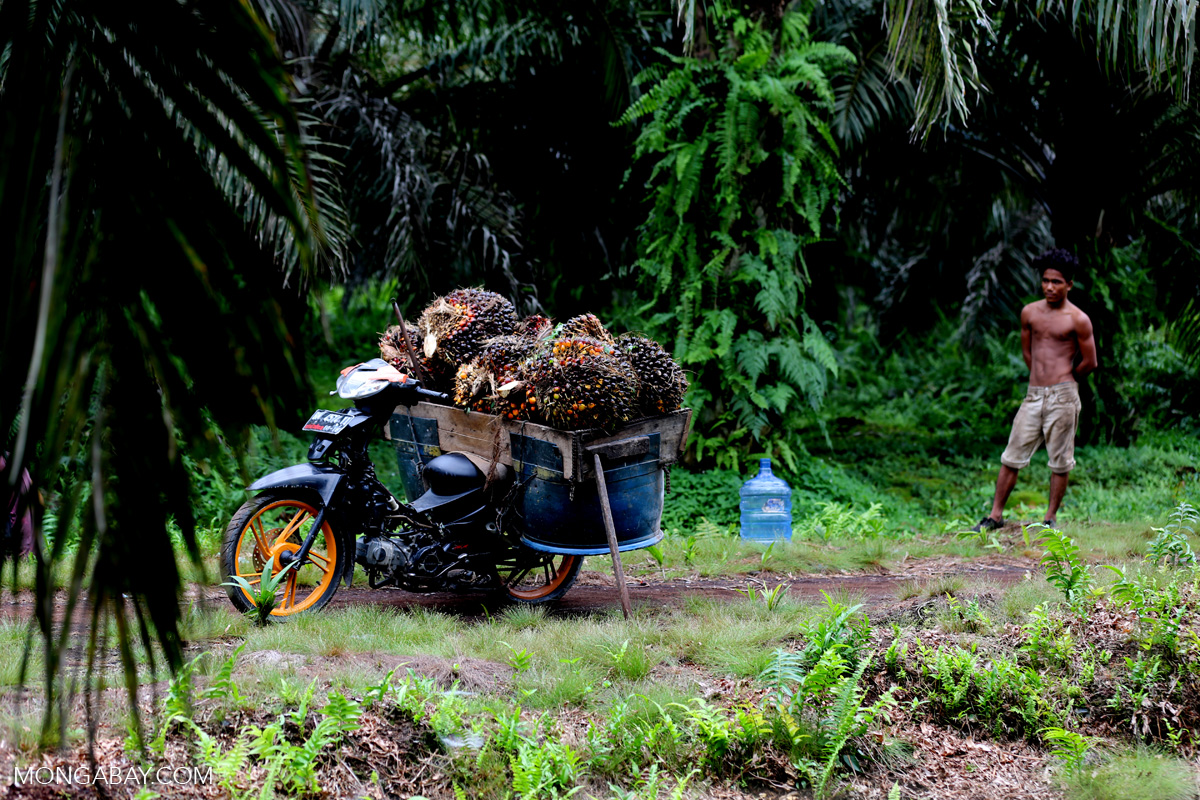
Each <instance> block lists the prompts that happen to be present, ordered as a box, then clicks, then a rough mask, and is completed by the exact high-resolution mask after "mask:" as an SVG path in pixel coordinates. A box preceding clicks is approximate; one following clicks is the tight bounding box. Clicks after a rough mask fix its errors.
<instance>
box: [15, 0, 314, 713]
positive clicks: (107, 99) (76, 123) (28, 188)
mask: <svg viewBox="0 0 1200 800" xmlns="http://www.w3.org/2000/svg"><path fill="white" fill-rule="evenodd" d="M0 51H3V52H7V53H8V60H7V61H6V63H5V65H4V74H3V88H2V90H0V120H2V123H3V130H4V134H3V137H2V138H0V252H3V253H4V258H5V263H8V264H11V265H12V268H11V270H9V271H8V274H7V275H6V276H5V283H6V286H5V290H6V291H5V296H6V303H7V308H6V311H7V314H6V316H5V319H4V324H3V331H4V333H3V335H4V339H3V343H2V345H0V387H2V388H0V430H3V431H6V432H7V433H6V436H5V441H4V443H3V446H2V447H0V449H3V450H7V451H9V452H11V455H12V458H11V459H10V460H9V464H8V467H7V469H9V470H19V469H20V468H21V467H22V466H26V465H27V466H29V467H30V472H31V473H32V475H33V477H34V480H35V481H36V482H37V484H38V485H39V486H42V487H46V488H49V487H57V486H63V487H65V491H64V495H63V499H62V503H61V506H60V508H59V525H58V528H57V530H55V531H53V532H40V533H39V537H38V545H37V548H36V551H35V552H36V557H37V561H38V579H37V580H38V593H39V603H38V606H37V620H38V625H39V627H40V629H41V632H42V634H43V638H44V649H45V663H46V665H47V666H46V670H45V681H46V683H45V691H46V695H47V705H46V708H47V716H46V719H45V730H46V731H53V730H58V731H65V730H67V728H68V726H67V725H66V723H65V720H64V719H62V715H63V714H64V713H65V709H66V708H67V707H68V706H69V704H67V703H65V702H62V698H63V693H64V689H65V687H66V684H65V675H64V672H63V670H62V669H61V666H62V665H63V657H64V654H65V653H66V646H67V644H68V642H67V638H66V637H68V636H69V635H70V632H71V630H72V625H71V619H72V617H73V615H74V614H75V613H76V611H77V609H78V608H79V597H80V594H81V592H82V590H83V589H84V588H85V587H86V589H87V601H88V604H89V606H90V608H89V610H88V613H89V614H90V615H91V619H92V623H93V630H99V629H101V628H104V627H106V624H107V623H106V621H107V620H109V619H111V620H113V621H114V622H115V624H116V630H117V636H116V640H115V643H114V646H115V648H116V655H117V657H118V658H119V659H120V660H121V661H122V663H123V664H124V665H125V666H126V667H127V674H126V685H127V687H128V688H129V690H130V694H131V700H132V699H133V698H134V696H135V694H136V689H137V677H136V669H135V668H134V666H133V665H134V663H135V662H134V659H133V648H134V646H135V644H140V645H141V646H142V647H144V648H145V649H146V651H147V653H148V655H149V657H150V658H151V666H152V668H153V666H154V664H155V662H156V661H157V657H156V656H155V655H154V653H155V652H156V650H155V647H157V648H158V649H157V652H158V653H160V654H161V656H162V657H163V658H165V661H166V663H167V664H168V665H170V666H177V665H179V664H180V663H181V642H180V639H179V634H178V627H177V625H178V619H179V606H178V602H177V598H178V593H179V590H180V576H179V574H178V572H177V568H176V560H175V550H174V547H173V545H172V539H171V535H170V534H169V533H168V526H169V524H172V523H173V524H175V525H177V526H178V529H179V533H180V535H181V537H182V541H183V543H184V546H185V549H186V550H187V551H188V552H189V553H190V554H191V555H192V557H193V558H195V557H197V555H198V551H197V548H196V542H195V533H194V531H195V525H194V521H193V518H192V510H191V504H190V502H189V479H188V476H187V472H186V470H185V469H184V467H183V463H182V459H181V457H180V451H179V447H180V445H184V446H186V447H188V449H189V450H190V451H191V452H193V453H195V454H203V453H205V452H208V451H211V450H213V449H214V448H215V447H216V437H215V436H213V435H212V432H211V430H212V425H211V423H212V422H215V423H216V424H217V425H219V426H221V427H222V428H225V429H227V430H229V431H236V430H238V429H239V427H241V426H244V425H245V424H247V423H250V422H262V421H273V420H275V419H277V418H278V417H279V414H280V411H279V408H278V407H277V406H276V403H275V401H274V398H276V397H295V396H297V395H298V394H300V393H305V392H306V391H307V386H306V384H305V381H304V378H303V372H302V369H301V365H300V364H299V363H298V361H297V357H296V355H295V354H294V352H293V347H294V344H293V342H294V334H293V332H294V331H295V329H296V327H297V325H296V322H297V320H296V315H295V313H294V312H293V309H294V307H295V304H294V302H292V301H290V299H289V297H288V296H287V295H281V293H280V290H279V287H280V283H281V280H282V276H281V274H280V272H279V271H278V270H277V269H276V265H275V263H274V261H273V258H272V253H271V252H270V251H268V250H264V249H263V248H262V247H260V246H259V244H258V242H257V241H256V237H255V231H254V230H252V229H251V228H250V227H249V226H248V224H247V220H246V218H245V210H244V208H243V207H241V206H239V204H238V203H237V202H235V201H234V199H233V198H232V197H231V195H230V193H229V192H227V191H226V190H225V189H224V188H223V187H222V186H221V185H220V183H219V176H217V175H214V173H213V170H212V169H211V166H212V160H211V159H212V157H213V154H214V153H215V154H216V155H217V157H218V158H220V159H223V162H222V163H224V164H225V165H226V169H227V170H228V171H229V172H230V173H236V174H237V175H238V176H239V178H240V179H241V181H242V182H243V183H244V185H245V187H247V188H246V189H245V192H246V194H247V196H251V195H253V196H254V202H255V203H257V204H259V205H260V207H261V208H263V209H266V213H269V214H270V215H274V218H276V219H277V220H279V221H280V224H282V225H284V226H286V227H288V228H289V229H290V231H291V235H292V237H293V239H294V242H295V245H294V246H295V248H296V264H297V265H298V266H299V268H301V269H307V268H308V265H309V264H310V263H311V260H312V257H311V253H312V246H311V245H310V241H311V239H312V237H311V235H310V230H309V226H308V220H311V219H314V218H316V217H317V216H318V214H319V209H318V203H317V200H316V199H315V195H314V191H313V178H312V174H311V171H310V168H309V164H308V162H307V161H306V159H305V158H304V142H303V130H302V126H301V124H300V121H299V117H298V115H297V113H296V110H295V107H294V105H293V103H292V100H291V99H290V92H291V81H290V79H289V77H288V75H287V73H286V71H285V70H284V68H283V65H282V63H281V61H280V59H279V56H278V53H277V52H276V51H275V49H274V47H273V45H272V42H271V38H270V33H269V31H268V30H267V29H266V28H265V27H264V26H263V24H262V21H261V19H260V18H259V17H258V16H257V15H256V14H255V13H254V12H253V11H252V10H250V8H249V7H248V6H246V5H244V4H242V3H240V2H235V1H234V0H230V1H229V2H218V3H203V4H193V3H187V2H185V3H171V4H167V5H156V6H154V7H153V8H143V7H137V8H134V7H130V6H121V5H119V4H117V5H113V4H108V3H102V2H92V0H64V2H61V3H57V4H51V3H41V2H33V1H32V0H12V2H9V0H5V2H4V3H3V5H0ZM234 87H236V89H235V88H234ZM284 413H285V415H286V414H289V413H294V412H291V411H290V410H289V411H286V412H284ZM0 477H4V478H7V475H4V476H0ZM85 496H86V497H87V499H88V502H87V503H83V502H82V500H83V498H84V497H85ZM44 534H48V537H47V536H46V535H44ZM68 534H78V544H77V546H76V552H75V555H74V567H73V570H72V576H71V582H70V586H69V589H68V601H67V614H66V621H65V622H62V621H61V620H56V619H55V616H54V613H53V612H54V609H53V608H52V606H51V601H50V593H49V589H48V587H49V583H48V579H49V575H50V569H51V567H52V566H53V565H54V564H55V563H56V562H57V561H59V560H61V559H62V558H63V557H65V555H66V551H65V547H66V543H67V541H68V539H69V536H68ZM60 622H61V624H60ZM102 644H104V641H103V640H102V639H97V638H93V640H92V647H93V648H95V647H100V646H101V645H102ZM94 655H95V653H94V650H93V656H94ZM89 663H95V662H94V661H92V659H91V658H89Z"/></svg>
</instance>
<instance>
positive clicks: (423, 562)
mask: <svg viewBox="0 0 1200 800" xmlns="http://www.w3.org/2000/svg"><path fill="white" fill-rule="evenodd" d="M335 391H336V393H337V394H338V395H339V396H340V397H342V398H343V399H346V400H352V401H353V403H354V406H353V407H352V408H345V409H342V410H340V411H327V410H318V411H316V412H314V413H313V414H312V416H311V417H310V418H309V420H308V422H306V423H305V425H304V430H305V431H308V432H310V433H313V434H315V438H314V440H313V442H312V444H311V446H310V447H309V450H308V459H307V462H306V463H302V464H297V465H295V466H291V467H286V468H284V469H281V470H278V471H276V472H273V473H271V474H270V475H267V476H265V477H263V478H260V479H259V480H257V481H255V482H254V483H253V484H251V485H250V486H249V491H252V492H255V493H256V495H255V497H254V498H253V499H251V500H249V501H247V502H246V503H245V504H243V505H242V507H241V508H239V509H238V511H237V513H235V514H234V515H233V518H232V519H231V520H230V522H229V525H228V526H227V528H226V531H225V538H224V542H223V545H222V548H221V567H222V571H223V573H224V576H225V580H226V584H225V586H226V591H227V593H228V595H229V599H230V601H231V602H232V603H233V605H234V606H235V607H237V608H238V609H239V610H241V611H249V610H251V609H252V608H254V607H255V596H254V592H255V591H257V589H258V588H259V584H260V583H261V581H262V579H263V576H264V574H266V575H269V576H272V577H269V578H268V580H271V579H272V578H273V577H274V576H278V575H279V573H280V572H281V571H283V570H287V575H286V577H283V578H281V579H280V580H279V586H278V589H277V590H276V603H275V607H274V609H273V610H272V611H271V615H272V616H275V617H287V616H291V615H293V614H298V613H301V612H307V611H316V610H318V609H320V608H322V607H324V606H326V605H327V604H328V603H329V601H330V600H332V599H333V596H334V594H335V593H336V592H337V590H338V587H339V585H340V584H342V583H345V584H346V585H347V586H349V585H350V584H351V581H352V579H353V575H354V567H355V565H358V566H359V567H361V568H362V570H363V571H364V572H365V574H366V576H367V582H368V584H369V585H370V586H371V588H380V587H383V586H396V587H399V588H400V589H403V590H405V591H410V592H467V591H488V592H495V593H500V594H502V595H503V596H504V597H506V598H507V599H508V600H510V601H512V602H516V603H528V604H538V603H547V602H550V601H553V600H557V599H558V598H560V597H562V596H563V595H564V594H566V592H567V591H568V590H569V589H570V588H571V586H572V584H573V583H574V582H575V579H576V577H577V576H578V574H579V569H580V567H581V566H582V564H583V556H580V555H563V554H557V553H547V552H541V551H538V550H534V549H533V548H531V547H529V546H527V545H525V544H522V543H521V541H520V537H519V536H518V535H517V534H516V533H514V532H513V531H512V530H511V528H512V527H513V526H512V525H510V524H509V523H510V519H509V516H510V514H511V505H512V491H511V489H512V486H513V480H512V478H511V476H509V475H508V474H507V472H508V471H507V470H506V469H505V468H504V467H502V466H499V465H496V466H494V467H492V468H491V469H489V473H490V474H489V475H486V476H485V474H484V473H483V471H482V470H481V469H480V468H479V466H477V465H476V463H475V462H474V461H472V459H471V458H469V457H468V456H466V455H464V454H462V453H446V454H443V455H439V456H437V457H436V458H434V459H432V460H431V461H429V462H428V463H427V464H425V466H424V469H423V471H422V477H423V479H424V481H425V484H426V485H427V486H428V491H426V492H425V493H424V494H423V495H421V496H420V497H419V498H417V499H416V500H415V501H413V502H412V503H406V502H400V501H399V500H398V499H397V498H396V497H395V496H394V495H393V494H392V493H391V492H390V491H388V489H387V488H386V487H385V486H384V485H383V484H382V483H381V482H380V481H379V479H378V478H377V477H376V474H375V467H374V465H373V464H372V463H371V459H370V456H369V454H368V447H367V446H368V444H369V443H370V442H371V441H372V440H374V439H375V438H377V437H378V438H384V427H385V426H386V425H387V423H388V420H389V418H390V417H391V415H392V412H393V409H395V408H396V406H399V405H403V406H412V405H415V404H416V403H418V402H420V401H422V400H431V401H434V402H442V403H445V402H446V401H448V400H449V397H448V396H447V395H445V394H443V393H441V392H435V391H431V390H429V389H426V388H424V387H423V386H421V384H420V381H418V380H416V379H415V378H413V377H412V376H410V375H407V374H406V373H404V372H401V371H400V370H398V369H396V368H395V367H394V366H392V365H391V364H389V363H388V362H386V361H384V360H383V359H380V358H375V359H372V360H370V361H368V362H366V363H363V364H359V365H357V366H354V367H348V368H346V369H345V370H342V373H341V375H340V376H339V377H338V379H337V388H336V390H335ZM330 394H333V392H330ZM268 565H270V570H269V572H266V567H267V566H268ZM235 577H237V578H241V579H242V580H241V581H235V580H234V578H235ZM243 582H244V583H243ZM247 587H249V588H247Z"/></svg>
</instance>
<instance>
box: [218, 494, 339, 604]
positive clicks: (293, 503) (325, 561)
mask: <svg viewBox="0 0 1200 800" xmlns="http://www.w3.org/2000/svg"><path fill="white" fill-rule="evenodd" d="M316 516H317V510H316V509H315V508H313V507H312V506H311V505H309V504H308V503H305V502H302V501H299V500H279V501H276V502H274V503H270V504H269V505H266V506H264V507H263V508H261V509H259V511H258V513H256V514H255V515H254V516H253V517H251V518H250V520H249V522H247V523H246V526H245V527H244V528H242V532H241V534H239V536H238V541H237V548H236V550H235V552H234V570H235V573H234V574H236V575H238V576H239V577H242V578H245V579H246V581H247V582H248V583H249V584H250V585H251V587H254V589H255V590H256V591H257V587H258V585H259V584H260V583H261V582H262V571H263V567H264V566H266V564H267V563H268V562H270V564H271V574H272V575H278V574H279V571H280V570H281V569H282V568H283V564H282V555H283V554H284V553H295V552H297V551H299V550H300V545H301V544H302V543H303V542H304V538H305V537H306V536H308V532H309V531H310V530H312V523H313V521H314V519H315V518H316ZM336 565H337V539H336V538H334V535H333V530H332V529H331V528H330V527H329V523H328V522H323V523H322V524H321V530H320V532H319V533H318V534H317V537H316V538H315V539H314V540H313V546H312V549H310V550H309V551H308V559H307V560H306V561H305V563H304V566H302V567H300V568H299V569H298V570H292V572H291V574H289V575H288V577H287V578H285V579H284V580H283V582H282V583H281V584H280V585H279V588H278V589H276V591H275V608H274V609H272V610H271V616H273V617H286V616H290V615H292V614H298V613H300V612H301V611H305V610H307V609H309V608H312V606H313V605H314V604H315V603H316V602H317V601H318V600H319V599H320V598H321V597H323V596H324V595H325V593H326V591H327V590H328V589H329V587H330V585H331V584H332V583H333V582H334V581H335V580H337V577H338V576H336V575H335V574H334V567H335V566H336ZM239 591H241V593H242V595H243V596H244V597H245V598H246V601H247V602H249V603H250V605H256V603H255V598H254V595H253V594H251V593H250V592H248V591H246V589H245V588H241V589H240V590H239Z"/></svg>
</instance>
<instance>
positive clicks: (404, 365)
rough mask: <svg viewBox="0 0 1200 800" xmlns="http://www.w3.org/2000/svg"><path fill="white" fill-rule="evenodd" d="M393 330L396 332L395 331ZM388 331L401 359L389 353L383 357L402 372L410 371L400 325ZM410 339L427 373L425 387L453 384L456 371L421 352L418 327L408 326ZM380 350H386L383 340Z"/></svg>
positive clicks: (447, 386) (418, 361) (438, 387)
mask: <svg viewBox="0 0 1200 800" xmlns="http://www.w3.org/2000/svg"><path fill="white" fill-rule="evenodd" d="M393 331H395V332H394V333H393ZM388 333H389V334H392V336H391V343H392V349H394V350H396V351H399V353H400V361H399V362H398V363H397V362H395V361H392V360H391V359H390V358H388V356H387V355H384V356H383V358H384V359H385V360H387V361H389V362H391V363H392V365H393V366H395V367H397V368H399V369H400V370H401V371H402V372H408V371H409V369H408V365H409V364H408V351H407V350H406V349H405V348H404V343H403V342H402V341H400V336H401V334H400V326H399V325H393V326H392V327H390V328H388ZM385 335H386V334H385ZM408 341H409V343H410V344H411V345H412V350H413V352H414V353H415V354H416V356H417V363H418V364H420V365H421V371H422V372H424V373H425V388H426V389H436V390H438V391H441V390H442V389H444V388H450V387H451V386H453V383H452V380H453V378H454V373H453V372H452V371H451V370H450V369H449V368H448V367H447V366H446V365H445V364H442V363H441V362H439V361H437V360H436V359H432V358H426V357H425V354H424V353H422V352H421V340H420V337H419V335H418V334H417V329H416V328H414V327H413V326H411V325H410V326H408ZM379 351H380V353H383V352H384V349H383V341H382V340H381V341H380V343H379Z"/></svg>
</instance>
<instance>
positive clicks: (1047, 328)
mask: <svg viewBox="0 0 1200 800" xmlns="http://www.w3.org/2000/svg"><path fill="white" fill-rule="evenodd" d="M1030 328H1031V330H1032V332H1033V339H1034V341H1035V342H1046V343H1050V342H1063V343H1066V342H1074V341H1076V338H1077V337H1076V334H1075V320H1074V318H1073V317H1072V316H1071V315H1070V314H1056V313H1049V314H1038V315H1037V316H1035V317H1034V318H1033V319H1032V320H1031V325H1030Z"/></svg>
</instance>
